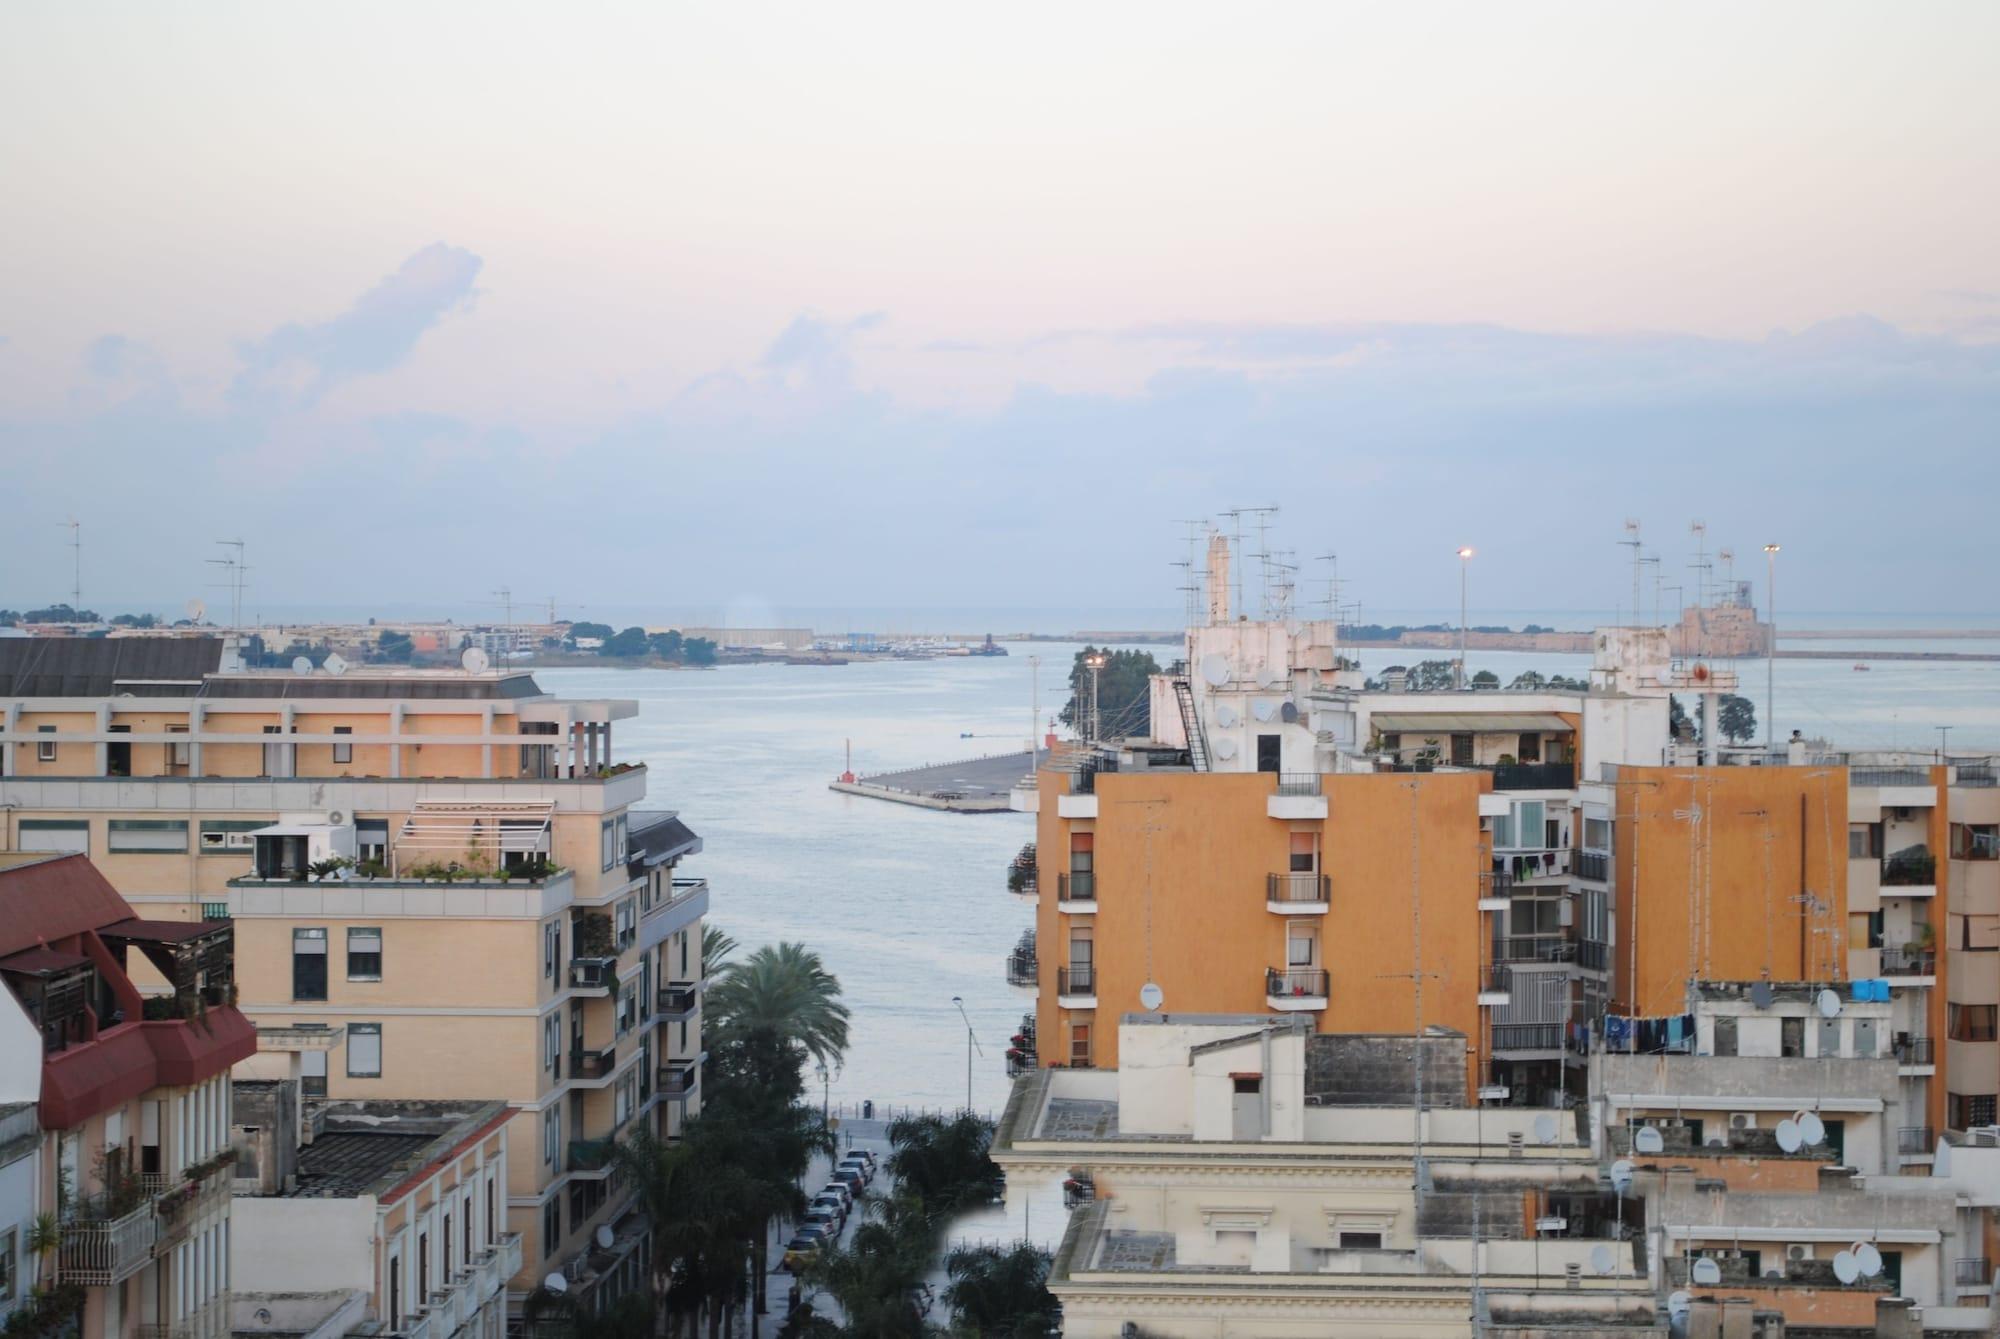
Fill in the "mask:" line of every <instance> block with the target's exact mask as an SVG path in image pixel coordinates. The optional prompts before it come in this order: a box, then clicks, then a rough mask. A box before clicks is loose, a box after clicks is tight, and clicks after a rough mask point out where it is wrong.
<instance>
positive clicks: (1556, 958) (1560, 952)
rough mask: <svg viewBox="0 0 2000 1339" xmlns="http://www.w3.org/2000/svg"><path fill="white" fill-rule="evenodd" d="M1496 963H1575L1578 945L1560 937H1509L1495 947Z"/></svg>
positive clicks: (1494, 957)
mask: <svg viewBox="0 0 2000 1339" xmlns="http://www.w3.org/2000/svg"><path fill="white" fill-rule="evenodd" d="M1493 960H1494V961H1495V962H1575V961H1576V960H1577V944H1576V941H1575V940H1574V939H1565V938H1563V937H1562V936H1560V935H1508V936H1507V937H1505V938H1504V939H1501V940H1499V941H1497V942H1496V943H1495V944H1494V946H1493Z"/></svg>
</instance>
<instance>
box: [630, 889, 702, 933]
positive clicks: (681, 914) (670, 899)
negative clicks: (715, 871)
mask: <svg viewBox="0 0 2000 1339" xmlns="http://www.w3.org/2000/svg"><path fill="white" fill-rule="evenodd" d="M662 891H663V892H664V893H665V894H666V895H665V896H662V897H661V898H660V899H659V900H657V901H656V902H654V903H653V905H652V906H650V907H647V908H646V909H645V910H643V911H641V912H640V913H639V947H640V949H641V950H646V949H654V948H658V947H659V946H660V945H661V944H664V943H665V942H666V941H667V940H668V939H671V938H672V937H673V936H675V935H677V934H679V933H680V932H681V931H682V930H685V929H687V928H688V927H689V926H690V925H693V924H694V923H695V922H696V921H698V920H700V919H701V918H702V917H703V916H706V915H707V914H708V880H707V879H675V880H674V881H673V884H672V885H671V889H670V890H667V889H663V890H662Z"/></svg>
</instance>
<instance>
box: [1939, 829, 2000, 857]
mask: <svg viewBox="0 0 2000 1339" xmlns="http://www.w3.org/2000/svg"><path fill="white" fill-rule="evenodd" d="M1951 858H1952V859H1953V860H2000V824H1995V823H1953V824H1952V825H1951Z"/></svg>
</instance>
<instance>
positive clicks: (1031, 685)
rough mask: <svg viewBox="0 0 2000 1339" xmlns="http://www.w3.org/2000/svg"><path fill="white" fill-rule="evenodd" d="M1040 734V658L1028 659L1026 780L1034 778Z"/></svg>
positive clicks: (1031, 657)
mask: <svg viewBox="0 0 2000 1339" xmlns="http://www.w3.org/2000/svg"><path fill="white" fill-rule="evenodd" d="M1041 733H1042V658H1041V657H1040V656H1029V657H1028V778H1029V780H1033V779H1034V776H1035V757H1036V754H1037V753H1038V752H1039V751H1040V748H1041V744H1040V740H1039V738H1038V736H1040V734H1041Z"/></svg>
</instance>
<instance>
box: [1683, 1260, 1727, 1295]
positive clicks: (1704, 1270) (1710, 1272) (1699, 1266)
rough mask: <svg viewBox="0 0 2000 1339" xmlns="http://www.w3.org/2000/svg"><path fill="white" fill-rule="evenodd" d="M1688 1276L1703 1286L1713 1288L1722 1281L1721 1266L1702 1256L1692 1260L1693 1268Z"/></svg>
mask: <svg viewBox="0 0 2000 1339" xmlns="http://www.w3.org/2000/svg"><path fill="white" fill-rule="evenodd" d="M1690 1277H1691V1278H1693V1279H1694V1281H1695V1282H1696V1283H1699V1284H1700V1285H1701V1286H1702V1287H1704V1288H1713V1287H1714V1286H1715V1285H1716V1284H1718V1283H1720V1282H1722V1266H1721V1265H1718V1264H1717V1263H1715V1261H1713V1260H1710V1259H1709V1258H1708V1257H1706V1256H1703V1257H1702V1258H1701V1259H1699V1260H1697V1261H1695V1262H1694V1270H1693V1272H1692V1274H1691V1275H1690Z"/></svg>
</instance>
